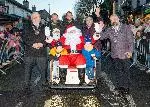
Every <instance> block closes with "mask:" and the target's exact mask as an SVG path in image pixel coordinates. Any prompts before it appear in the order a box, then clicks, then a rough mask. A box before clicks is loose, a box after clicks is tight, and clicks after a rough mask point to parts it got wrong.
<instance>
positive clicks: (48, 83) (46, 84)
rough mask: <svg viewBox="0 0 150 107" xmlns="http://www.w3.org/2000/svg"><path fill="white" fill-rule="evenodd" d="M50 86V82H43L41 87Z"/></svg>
mask: <svg viewBox="0 0 150 107" xmlns="http://www.w3.org/2000/svg"><path fill="white" fill-rule="evenodd" d="M49 85H50V82H49V81H45V82H43V83H42V86H49Z"/></svg>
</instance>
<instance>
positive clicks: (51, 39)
mask: <svg viewBox="0 0 150 107" xmlns="http://www.w3.org/2000/svg"><path fill="white" fill-rule="evenodd" d="M45 41H46V42H47V43H51V42H52V41H53V38H52V37H49V38H46V40H45Z"/></svg>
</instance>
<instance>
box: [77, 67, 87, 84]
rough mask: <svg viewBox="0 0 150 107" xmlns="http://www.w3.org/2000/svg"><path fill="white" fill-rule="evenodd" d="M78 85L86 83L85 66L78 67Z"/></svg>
mask: <svg viewBox="0 0 150 107" xmlns="http://www.w3.org/2000/svg"><path fill="white" fill-rule="evenodd" d="M78 76H79V80H80V83H79V85H86V83H85V68H78Z"/></svg>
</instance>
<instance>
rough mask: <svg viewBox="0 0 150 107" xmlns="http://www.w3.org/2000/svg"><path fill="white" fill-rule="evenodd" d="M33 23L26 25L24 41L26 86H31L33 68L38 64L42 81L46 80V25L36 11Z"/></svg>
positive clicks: (32, 18)
mask: <svg viewBox="0 0 150 107" xmlns="http://www.w3.org/2000/svg"><path fill="white" fill-rule="evenodd" d="M31 21H32V22H31V23H29V24H28V25H27V26H25V29H24V35H23V41H24V43H25V57H24V61H25V86H26V88H27V89H30V88H31V87H30V86H31V76H32V69H33V68H34V67H35V66H37V69H38V71H39V72H40V74H41V79H40V80H41V82H40V83H43V82H45V79H46V78H45V72H46V68H47V58H46V55H47V52H46V48H45V46H46V42H45V30H44V29H45V26H44V25H42V24H41V23H40V22H41V17H40V14H39V13H37V12H35V13H33V14H32V16H31Z"/></svg>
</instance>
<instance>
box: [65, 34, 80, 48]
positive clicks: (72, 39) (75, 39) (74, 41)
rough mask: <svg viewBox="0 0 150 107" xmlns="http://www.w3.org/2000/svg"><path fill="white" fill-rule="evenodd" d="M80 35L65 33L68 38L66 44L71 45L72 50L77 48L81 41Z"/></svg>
mask: <svg viewBox="0 0 150 107" xmlns="http://www.w3.org/2000/svg"><path fill="white" fill-rule="evenodd" d="M80 36H81V34H80V33H79V34H66V35H64V37H65V38H66V40H65V45H70V48H71V50H76V45H78V44H80V43H81V39H80Z"/></svg>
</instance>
